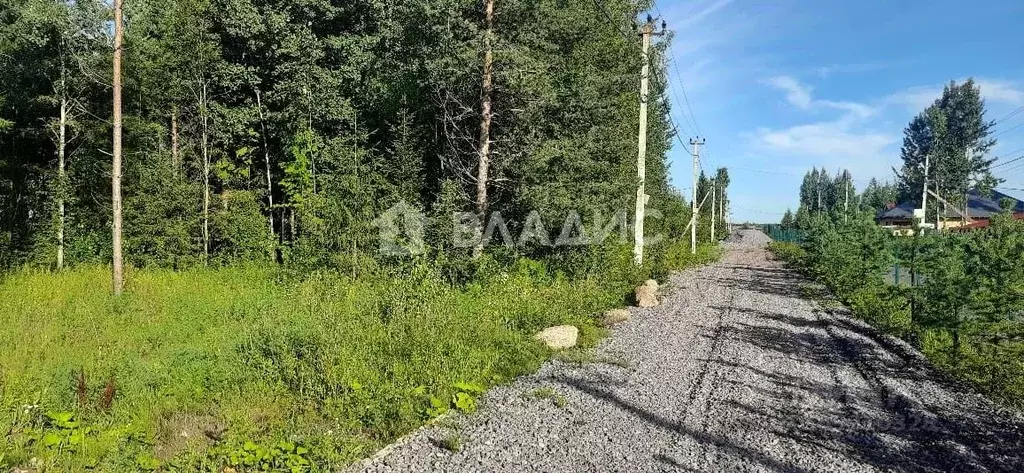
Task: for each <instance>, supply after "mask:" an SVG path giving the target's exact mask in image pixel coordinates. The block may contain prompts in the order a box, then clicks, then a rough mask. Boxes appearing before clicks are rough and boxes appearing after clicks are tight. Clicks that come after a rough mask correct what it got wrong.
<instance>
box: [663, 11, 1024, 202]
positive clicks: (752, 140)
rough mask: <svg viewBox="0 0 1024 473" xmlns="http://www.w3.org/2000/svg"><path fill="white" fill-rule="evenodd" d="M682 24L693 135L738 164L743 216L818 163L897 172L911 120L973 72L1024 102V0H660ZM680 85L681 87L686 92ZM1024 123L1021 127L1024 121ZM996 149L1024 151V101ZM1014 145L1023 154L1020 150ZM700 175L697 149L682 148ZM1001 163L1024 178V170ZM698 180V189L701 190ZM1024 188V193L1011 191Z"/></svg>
mask: <svg viewBox="0 0 1024 473" xmlns="http://www.w3.org/2000/svg"><path fill="white" fill-rule="evenodd" d="M657 4H658V9H659V10H660V11H661V13H662V14H663V15H664V19H665V20H666V21H667V22H668V28H669V29H670V30H673V31H675V33H674V37H673V39H672V41H673V43H672V53H673V54H672V57H673V58H674V60H675V61H677V62H676V63H675V64H670V65H669V73H670V76H671V78H672V81H673V84H674V87H675V93H674V95H672V94H670V97H672V98H673V104H674V105H675V102H677V100H679V99H682V98H683V94H682V91H681V90H680V83H681V84H682V86H683V87H684V88H685V92H686V96H687V97H688V98H689V102H690V106H691V107H692V110H693V117H695V118H696V125H694V124H693V123H692V120H691V115H690V113H689V111H688V110H687V109H686V108H687V107H686V105H685V103H683V104H679V105H675V106H674V107H673V109H674V110H673V116H674V119H675V121H676V123H677V124H678V126H679V128H680V130H681V133H683V134H684V135H692V134H694V133H695V132H696V131H697V130H696V129H698V128H699V131H700V132H701V134H702V136H704V137H706V139H707V146H706V148H705V149H706V153H702V158H703V159H702V161H703V163H704V168H705V169H707V170H708V171H709V172H713V169H714V168H717V167H719V166H726V167H728V168H729V172H730V175H731V177H732V182H731V184H730V189H729V194H730V197H731V199H732V212H733V220H734V221H759V222H763V221H777V220H778V219H780V218H781V216H782V213H783V212H785V210H786V209H787V208H792V209H793V210H796V206H797V192H798V189H799V186H800V181H801V179H802V176H803V174H804V172H805V171H807V170H809V169H810V168H811V167H812V166H819V167H821V166H824V167H826V168H827V169H829V170H830V172H833V173H834V172H835V170H836V169H839V168H847V169H849V170H850V172H852V173H853V176H854V179H855V180H856V181H855V183H856V184H858V187H860V188H863V186H864V185H865V184H866V182H867V180H868V179H870V178H872V177H876V178H879V179H881V180H891V179H892V178H893V173H892V171H891V168H892V167H893V166H898V165H899V164H900V159H899V148H900V144H901V142H902V132H903V127H904V126H905V125H906V124H907V122H908V121H909V120H910V119H911V118H912V117H913V116H914V115H916V114H917V113H918V112H920V111H921V110H922V109H924V107H926V106H927V105H928V104H930V103H931V102H932V101H933V100H935V98H937V97H938V96H939V95H940V93H941V91H942V86H943V84H945V83H946V82H948V81H950V80H958V81H960V80H964V79H966V78H969V77H973V78H974V79H975V80H976V81H977V82H978V83H979V84H980V86H981V90H982V95H983V96H984V98H985V100H986V104H987V110H988V113H987V114H986V118H989V119H993V120H996V119H999V118H1002V117H1004V116H1006V115H1007V114H1009V113H1010V112H1012V111H1014V110H1015V109H1017V108H1019V107H1022V106H1024V28H1021V27H1020V20H1021V19H1024V2H1022V1H1016V0H974V1H970V2H964V1H962V0H958V1H953V0H937V1H921V0H856V1H839V0H835V1H833V0H770V1H764V0H697V1H683V0H659V1H658V2H657ZM675 97H678V99H676V98H675ZM1018 125H1020V126H1019V127H1018V128H1014V127H1016V126H1018ZM1000 132H1002V134H1001V135H999V136H998V139H999V143H998V145H997V146H996V147H995V148H994V150H993V153H992V155H993V156H1004V155H1009V156H1008V157H1007V159H1009V158H1012V157H1016V156H1019V155H1021V154H1024V113H1021V114H1019V115H1018V116H1016V117H1015V118H1013V119H1010V120H1006V121H1004V122H1002V123H1000V124H999V125H997V127H996V133H1000ZM1011 153H1012V154H1011ZM670 160H671V163H672V167H671V169H672V170H671V173H672V179H673V183H674V185H675V186H676V187H679V188H689V187H691V185H690V182H691V174H690V173H691V171H690V158H689V153H688V151H686V150H684V149H683V148H682V147H681V146H679V145H678V144H677V145H676V146H675V148H674V149H673V150H672V151H671V153H670ZM1014 167H1015V165H1009V166H1006V167H1005V169H1009V170H1010V171H1007V172H1005V173H1003V174H1002V175H1001V177H1004V178H1005V179H1006V181H1007V182H1006V184H1005V186H1008V187H1021V188H1024V168H1022V169H1013V168H1014ZM688 192H689V191H687V193H688ZM1007 193H1010V194H1018V196H1020V197H1024V196H1021V195H1019V194H1024V193H1022V192H1007Z"/></svg>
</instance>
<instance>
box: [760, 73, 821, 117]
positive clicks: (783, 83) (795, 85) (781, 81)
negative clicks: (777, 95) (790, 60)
mask: <svg viewBox="0 0 1024 473" xmlns="http://www.w3.org/2000/svg"><path fill="white" fill-rule="evenodd" d="M765 82H766V83H767V84H768V85H770V86H772V87H775V88H777V89H781V90H783V91H785V92H786V100H788V101H789V103H791V104H793V105H794V106H796V107H797V108H800V109H802V110H809V109H810V108H811V105H813V100H812V99H811V88H810V87H808V86H806V85H803V84H801V83H800V81H798V80H796V79H794V78H792V77H790V76H777V77H772V78H770V79H768V80H767V81H765Z"/></svg>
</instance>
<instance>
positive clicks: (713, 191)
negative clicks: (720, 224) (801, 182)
mask: <svg viewBox="0 0 1024 473" xmlns="http://www.w3.org/2000/svg"><path fill="white" fill-rule="evenodd" d="M717 196H718V183H717V182H715V180H713V179H712V180H711V243H714V242H715V198H716V197H717Z"/></svg>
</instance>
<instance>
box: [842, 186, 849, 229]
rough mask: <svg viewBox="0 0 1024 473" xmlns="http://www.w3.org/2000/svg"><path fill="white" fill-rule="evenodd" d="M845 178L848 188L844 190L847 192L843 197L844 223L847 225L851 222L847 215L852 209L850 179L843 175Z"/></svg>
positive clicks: (845, 187)
mask: <svg viewBox="0 0 1024 473" xmlns="http://www.w3.org/2000/svg"><path fill="white" fill-rule="evenodd" d="M843 178H844V180H845V181H846V186H844V188H843V190H844V191H845V195H844V197H843V223H846V222H847V221H848V220H849V216H848V215H847V213H848V210H849V209H850V178H849V176H848V175H845V174H844V175H843Z"/></svg>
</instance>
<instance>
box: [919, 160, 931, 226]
mask: <svg viewBox="0 0 1024 473" xmlns="http://www.w3.org/2000/svg"><path fill="white" fill-rule="evenodd" d="M930 158H931V153H928V154H925V155H924V184H923V185H922V186H921V222H922V223H923V222H925V221H926V219H927V218H928V164H929V162H930Z"/></svg>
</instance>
